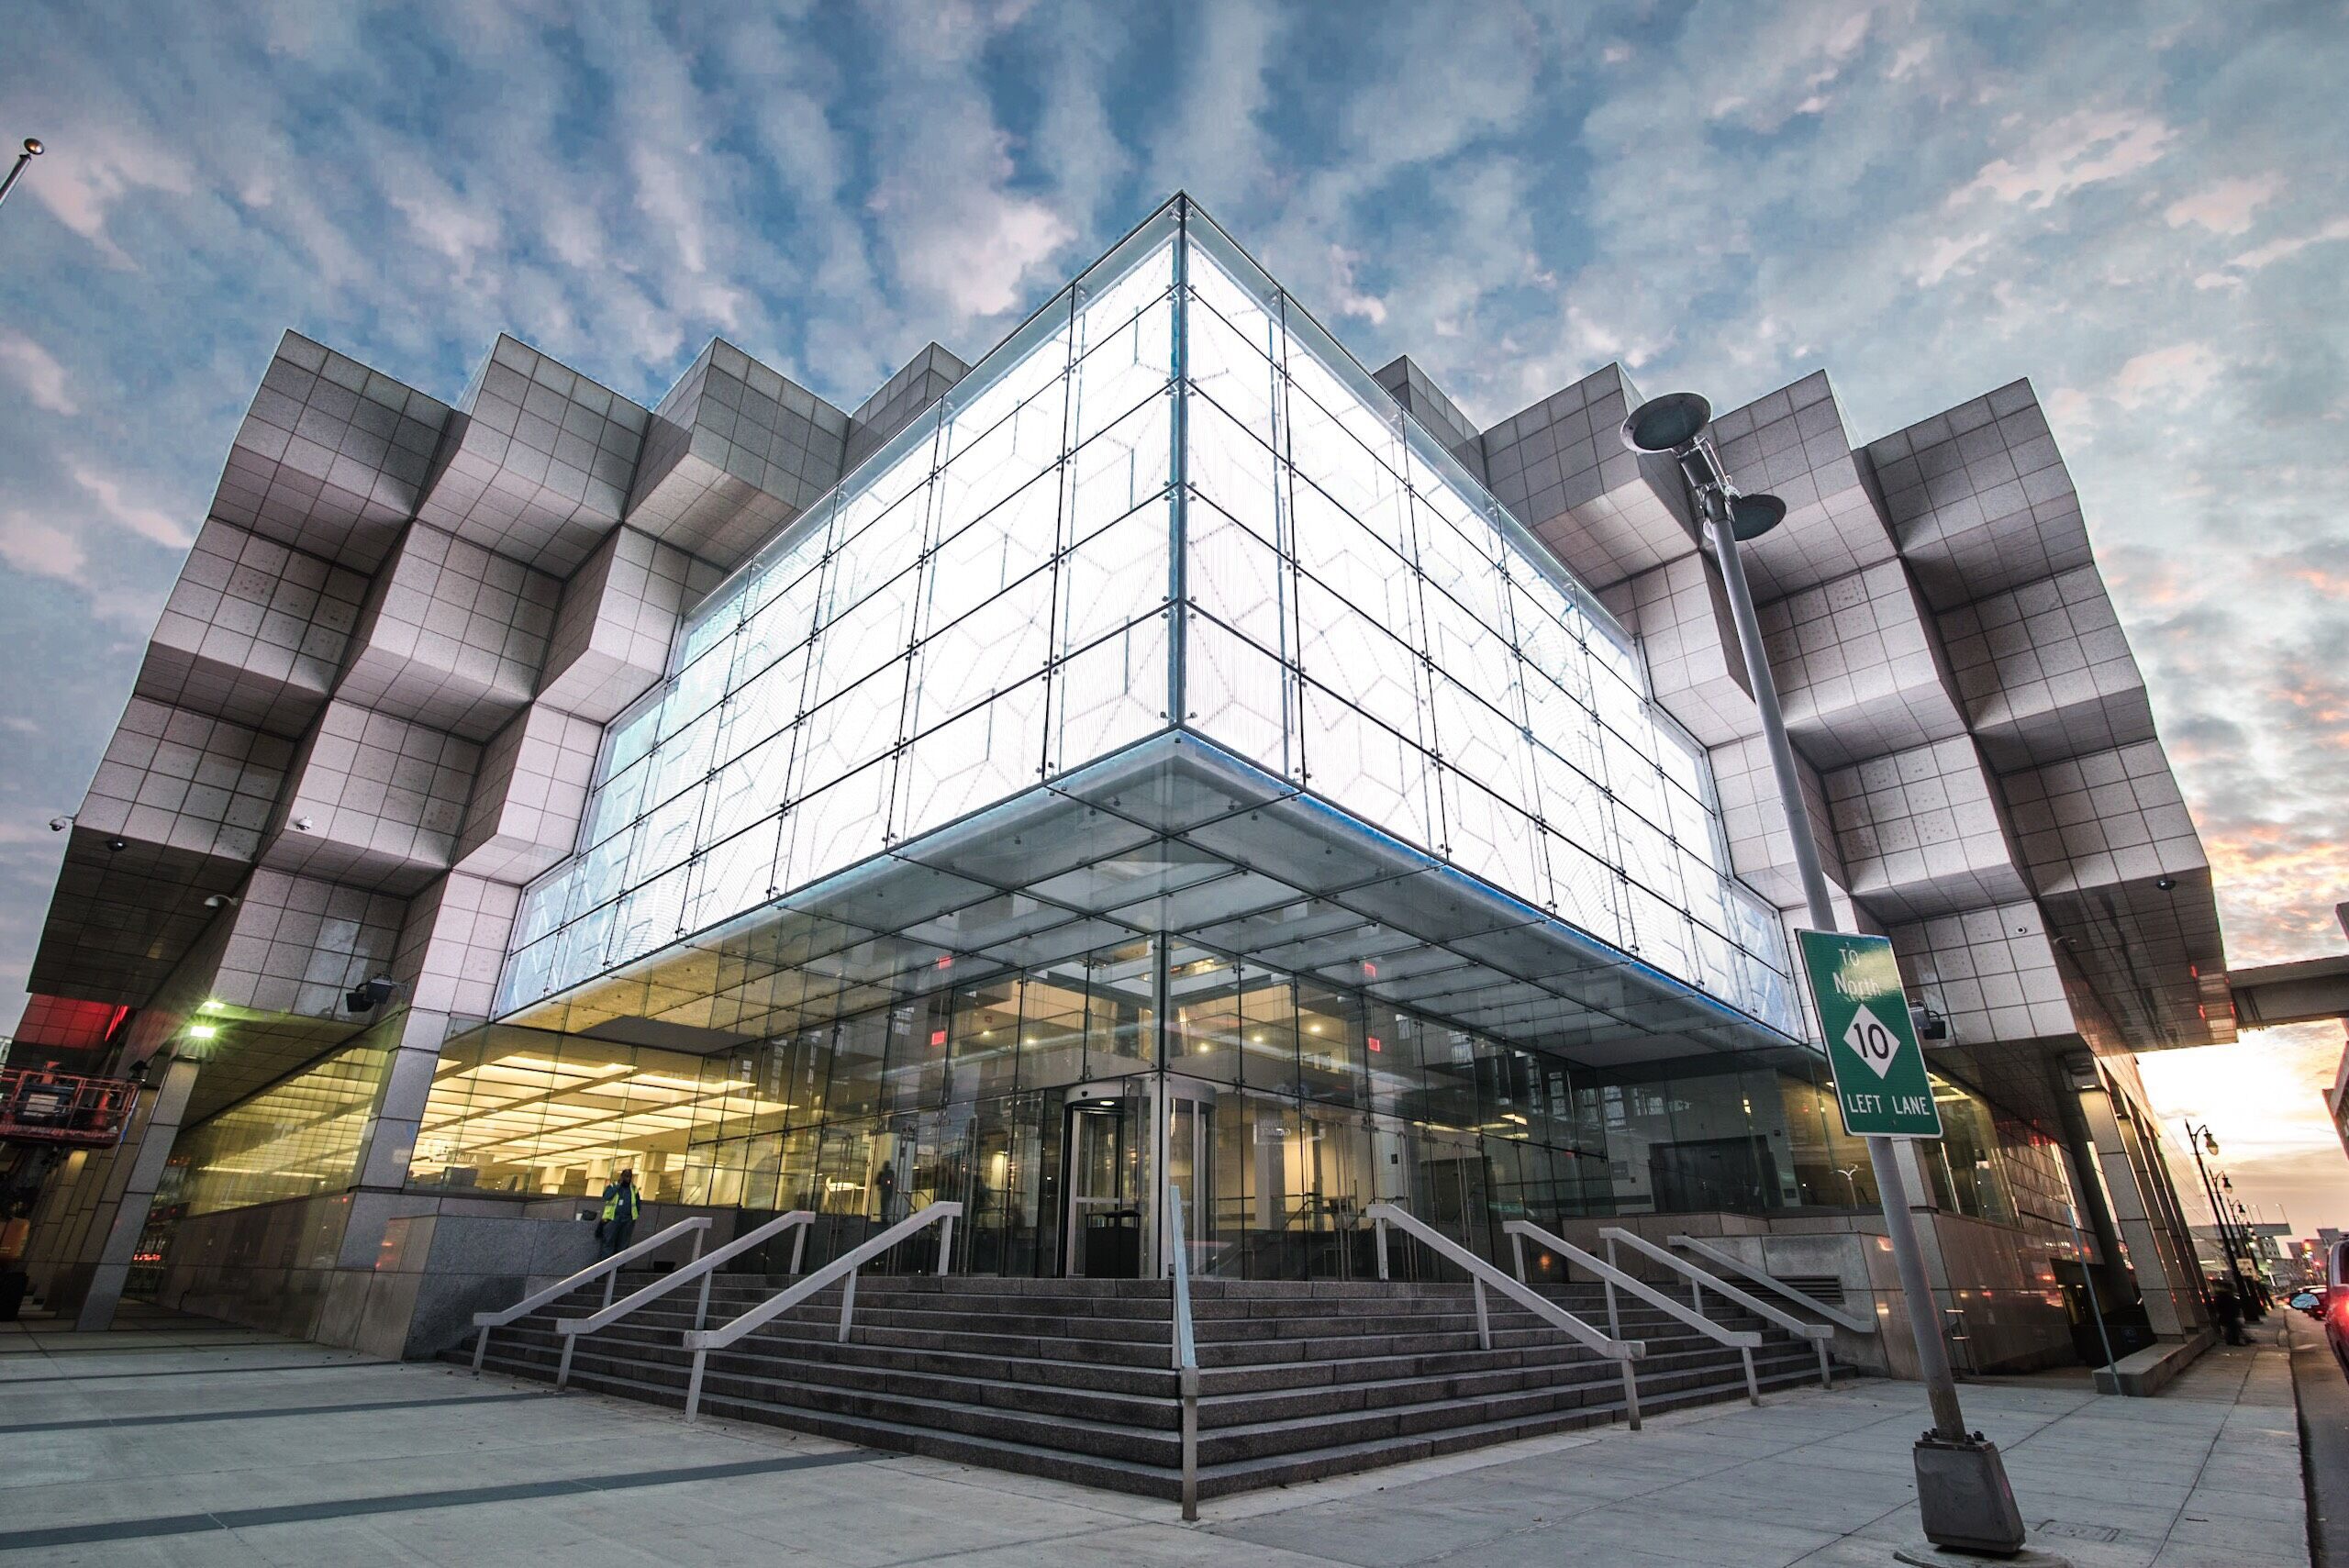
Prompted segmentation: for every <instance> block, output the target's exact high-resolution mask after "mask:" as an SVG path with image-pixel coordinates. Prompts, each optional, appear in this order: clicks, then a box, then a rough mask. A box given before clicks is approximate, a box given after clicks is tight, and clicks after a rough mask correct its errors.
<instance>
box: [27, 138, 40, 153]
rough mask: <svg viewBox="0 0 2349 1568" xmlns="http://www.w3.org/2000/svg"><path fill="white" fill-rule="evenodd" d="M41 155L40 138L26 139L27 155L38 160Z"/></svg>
mask: <svg viewBox="0 0 2349 1568" xmlns="http://www.w3.org/2000/svg"><path fill="white" fill-rule="evenodd" d="M40 154H41V145H40V138H39V137H37V136H28V137H27V138H25V155H26V156H27V157H28V158H38V157H39V156H40Z"/></svg>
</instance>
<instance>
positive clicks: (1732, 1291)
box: [1598, 1225, 1835, 1388]
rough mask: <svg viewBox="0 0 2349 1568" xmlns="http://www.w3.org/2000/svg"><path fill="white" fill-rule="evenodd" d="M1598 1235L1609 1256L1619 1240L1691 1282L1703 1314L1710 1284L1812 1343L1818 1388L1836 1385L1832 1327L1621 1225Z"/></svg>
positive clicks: (1715, 1290)
mask: <svg viewBox="0 0 2349 1568" xmlns="http://www.w3.org/2000/svg"><path fill="white" fill-rule="evenodd" d="M1598 1233H1599V1234H1600V1235H1601V1236H1604V1237H1605V1238H1606V1239H1607V1254H1608V1256H1609V1258H1612V1257H1613V1256H1614V1255H1615V1243H1617V1242H1618V1241H1620V1242H1621V1243H1623V1245H1625V1246H1627V1247H1629V1248H1631V1250H1632V1251H1635V1252H1637V1253H1639V1254H1640V1255H1641V1256H1642V1257H1646V1258H1653V1259H1654V1260H1655V1261H1656V1262H1659V1263H1662V1264H1663V1265H1664V1267H1666V1268H1668V1269H1673V1270H1676V1271H1677V1272H1678V1273H1681V1274H1682V1275H1683V1276H1685V1277H1686V1278H1687V1281H1688V1301H1689V1304H1690V1305H1691V1306H1693V1307H1696V1309H1697V1310H1698V1311H1699V1312H1702V1311H1703V1310H1704V1309H1705V1287H1706V1286H1708V1285H1710V1286H1711V1287H1712V1290H1713V1294H1714V1295H1716V1296H1720V1297H1721V1298H1722V1299H1723V1300H1725V1301H1733V1302H1735V1303H1736V1304H1737V1305H1738V1306H1740V1307H1744V1308H1745V1309H1746V1310H1747V1311H1748V1312H1751V1313H1753V1315H1754V1316H1755V1317H1757V1318H1761V1319H1762V1320H1763V1321H1765V1322H1767V1323H1776V1325H1777V1326H1778V1327H1779V1328H1781V1329H1786V1330H1787V1332H1788V1333H1790V1334H1792V1335H1794V1336H1795V1337H1796V1338H1797V1339H1798V1340H1809V1341H1810V1342H1811V1348H1812V1349H1813V1350H1816V1351H1818V1352H1819V1385H1820V1387H1821V1388H1832V1387H1834V1386H1835V1369H1834V1368H1833V1366H1832V1365H1831V1364H1830V1363H1829V1362H1828V1359H1827V1343H1828V1341H1829V1340H1832V1339H1833V1338H1834V1337H1835V1329H1834V1326H1833V1325H1831V1324H1828V1323H1806V1322H1804V1321H1803V1320H1802V1319H1801V1318H1798V1317H1796V1316H1795V1315H1794V1314H1793V1313H1791V1312H1788V1311H1787V1309H1786V1308H1784V1307H1774V1306H1772V1305H1771V1304H1770V1303H1769V1302H1766V1301H1765V1300H1763V1299H1762V1298H1761V1297H1760V1296H1753V1295H1751V1294H1749V1293H1747V1292H1745V1291H1742V1290H1740V1289H1738V1288H1737V1286H1735V1285H1733V1284H1730V1283H1729V1282H1728V1281H1726V1280H1723V1279H1718V1278H1716V1277H1715V1276H1713V1275H1711V1274H1709V1273H1706V1272H1705V1271H1704V1270H1702V1269H1700V1268H1698V1266H1697V1265H1696V1264H1694V1263H1692V1262H1689V1261H1688V1260H1687V1259H1686V1258H1675V1257H1674V1256H1673V1255H1672V1254H1671V1253H1670V1252H1667V1251H1664V1249H1663V1248H1661V1247H1659V1246H1657V1245H1656V1244H1655V1243H1654V1242H1653V1241H1651V1240H1648V1239H1647V1238H1646V1237H1644V1236H1641V1235H1636V1234H1634V1233H1633V1232H1631V1231H1629V1230H1626V1229H1623V1228H1622V1227H1621V1226H1620V1225H1609V1226H1606V1227H1603V1228H1602V1229H1600V1230H1599V1232H1598Z"/></svg>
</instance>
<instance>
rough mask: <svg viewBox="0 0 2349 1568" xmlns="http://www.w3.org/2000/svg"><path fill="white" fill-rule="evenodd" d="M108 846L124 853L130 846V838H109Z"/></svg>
mask: <svg viewBox="0 0 2349 1568" xmlns="http://www.w3.org/2000/svg"><path fill="white" fill-rule="evenodd" d="M106 848H107V849H108V850H109V851H112V852H114V853H115V854H117V855H118V854H120V853H122V851H125V850H127V849H128V848H130V840H128V839H108V840H106Z"/></svg>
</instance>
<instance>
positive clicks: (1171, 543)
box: [1162, 196, 1191, 728]
mask: <svg viewBox="0 0 2349 1568" xmlns="http://www.w3.org/2000/svg"><path fill="white" fill-rule="evenodd" d="M1176 202H1177V204H1178V205H1177V207H1176V209H1175V290H1174V330H1175V344H1174V372H1175V374H1174V384H1173V389H1172V391H1171V393H1170V395H1171V396H1172V397H1173V398H1174V399H1175V407H1174V409H1173V410H1172V417H1171V418H1170V419H1169V421H1168V424H1169V426H1170V428H1171V432H1172V433H1171V435H1170V437H1169V439H1170V441H1171V442H1172V450H1170V451H1169V453H1168V468H1167V474H1168V478H1169V481H1170V495H1171V499H1172V506H1171V507H1170V509H1169V514H1168V517H1167V530H1168V532H1167V551H1166V606H1167V607H1166V616H1167V626H1166V707H1165V711H1164V713H1163V715H1162V717H1164V718H1165V720H1166V721H1167V723H1168V724H1169V725H1172V726H1174V727H1175V728H1181V727H1182V726H1183V724H1184V723H1185V721H1186V719H1187V718H1188V717H1189V716H1190V708H1189V707H1188V706H1186V705H1187V703H1188V701H1189V690H1188V686H1189V681H1188V678H1187V672H1188V654H1189V642H1190V637H1189V629H1190V617H1189V612H1188V610H1187V608H1186V606H1185V603H1184V599H1185V595H1187V594H1188V593H1189V592H1190V583H1189V566H1190V558H1189V549H1188V542H1189V519H1190V502H1189V492H1190V484H1191V465H1190V461H1189V452H1190V444H1191V417H1190V414H1191V379H1190V377H1191V363H1190V346H1191V311H1190V295H1191V264H1190V261H1191V204H1190V198H1189V197H1187V196H1178V197H1177V198H1176Z"/></svg>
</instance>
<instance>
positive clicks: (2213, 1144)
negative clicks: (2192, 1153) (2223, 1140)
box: [2202, 1127, 2219, 1158]
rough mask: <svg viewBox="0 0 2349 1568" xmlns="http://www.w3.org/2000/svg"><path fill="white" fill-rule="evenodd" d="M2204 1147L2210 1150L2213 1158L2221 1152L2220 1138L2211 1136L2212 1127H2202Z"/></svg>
mask: <svg viewBox="0 0 2349 1568" xmlns="http://www.w3.org/2000/svg"><path fill="white" fill-rule="evenodd" d="M2202 1147H2203V1148H2205V1149H2207V1150H2209V1151H2210V1153H2211V1156H2212V1157H2213V1158H2216V1157H2217V1155H2218V1152H2219V1140H2217V1139H2215V1138H2213V1137H2211V1136H2210V1129H2209V1128H2207V1127H2206V1128H2204V1129H2202Z"/></svg>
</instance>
